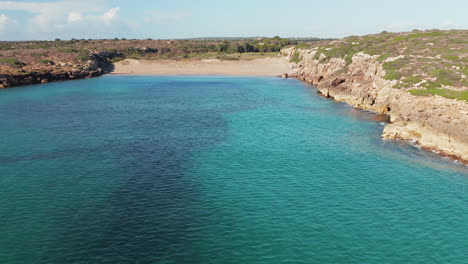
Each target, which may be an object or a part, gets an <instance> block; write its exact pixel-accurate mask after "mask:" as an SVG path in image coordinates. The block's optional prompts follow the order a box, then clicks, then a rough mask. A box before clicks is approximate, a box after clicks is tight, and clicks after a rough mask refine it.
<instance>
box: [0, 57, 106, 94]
mask: <svg viewBox="0 0 468 264" xmlns="http://www.w3.org/2000/svg"><path fill="white" fill-rule="evenodd" d="M64 65H66V64H64ZM86 66H87V67H85V68H81V69H79V67H78V66H77V65H75V66H74V67H68V66H64V68H63V69H60V70H55V69H50V70H47V69H42V70H40V71H35V72H29V73H24V74H20V73H17V74H0V88H8V87H13V86H19V85H29V84H39V83H47V82H54V81H65V80H70V79H82V78H90V77H96V76H100V75H102V74H103V73H104V70H103V68H102V67H103V66H105V64H103V63H102V62H100V61H99V60H98V59H96V58H95V59H92V60H89V61H87V62H86Z"/></svg>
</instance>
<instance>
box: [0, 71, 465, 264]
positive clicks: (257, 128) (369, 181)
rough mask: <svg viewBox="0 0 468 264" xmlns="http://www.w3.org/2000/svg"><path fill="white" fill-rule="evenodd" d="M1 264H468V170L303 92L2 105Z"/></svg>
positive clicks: (114, 88) (51, 98) (225, 86)
mask: <svg viewBox="0 0 468 264" xmlns="http://www.w3.org/2000/svg"><path fill="white" fill-rule="evenodd" d="M0 120H1V121H0V124H1V125H0V133H1V137H0V148H1V150H2V151H1V152H0V262H1V263H379V264H384V263H424V264H427V263H460V264H462V263H463V264H465V263H467V262H466V261H467V259H468V254H467V252H468V195H467V190H468V169H467V168H466V167H463V166H461V165H458V164H455V163H453V162H451V161H448V160H445V159H443V158H440V157H438V156H437V155H435V154H432V153H428V152H425V151H422V150H419V149H417V148H415V147H412V146H410V145H407V144H401V143H398V142H387V141H382V140H381V139H380V133H381V131H382V128H383V126H382V125H381V124H379V123H378V122H376V121H374V120H373V115H372V114H370V113H366V112H363V111H358V110H354V109H352V108H350V107H348V106H346V105H344V104H340V103H336V102H333V101H330V100H326V99H323V98H321V97H319V96H317V95H316V94H315V90H314V89H313V88H311V87H309V86H307V85H305V84H303V83H301V82H299V81H296V80H283V79H279V78H257V77H248V78H247V77H245V78H244V77H146V76H139V77H128V76H106V77H102V78H96V79H89V80H79V81H70V82H63V83H51V84H45V85H37V86H26V87H19V88H14V89H6V90H1V91H0Z"/></svg>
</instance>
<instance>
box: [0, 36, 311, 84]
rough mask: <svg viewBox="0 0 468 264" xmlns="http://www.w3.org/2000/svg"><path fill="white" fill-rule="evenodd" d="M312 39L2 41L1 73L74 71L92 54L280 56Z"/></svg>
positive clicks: (111, 56) (85, 64)
mask: <svg viewBox="0 0 468 264" xmlns="http://www.w3.org/2000/svg"><path fill="white" fill-rule="evenodd" d="M315 40H316V39H310V40H289V39H285V38H280V37H273V38H245V39H233V38H231V39H226V40H223V39H192V40H152V39H146V40H136V39H132V40H127V39H100V40H96V39H94V40H93V39H72V40H67V41H64V40H60V39H56V40H55V41H21V42H12V41H3V42H0V74H10V75H14V74H16V75H17V74H28V73H30V72H37V71H42V72H43V71H55V72H60V71H74V70H80V69H85V68H87V67H89V60H90V58H91V56H92V54H98V55H99V56H101V57H103V58H105V59H108V60H109V62H116V61H119V60H123V59H125V58H131V59H149V60H157V59H176V60H198V59H220V60H249V59H257V58H264V57H273V56H277V54H278V52H279V51H280V49H281V48H283V47H285V46H287V45H296V44H299V43H301V42H307V41H315Z"/></svg>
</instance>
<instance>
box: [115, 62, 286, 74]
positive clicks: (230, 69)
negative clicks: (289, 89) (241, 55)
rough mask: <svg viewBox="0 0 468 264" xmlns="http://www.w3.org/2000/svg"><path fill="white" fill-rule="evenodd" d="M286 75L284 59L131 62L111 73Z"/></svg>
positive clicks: (116, 65)
mask: <svg viewBox="0 0 468 264" xmlns="http://www.w3.org/2000/svg"><path fill="white" fill-rule="evenodd" d="M287 72H289V67H288V63H287V61H286V60H285V59H283V58H264V59H255V60H239V61H220V60H216V59H214V60H213V59H211V60H198V61H176V60H141V61H140V60H134V59H126V60H123V61H120V62H117V63H115V69H114V71H113V72H112V73H111V74H119V75H231V76H232V75H235V76H278V75H282V74H283V73H287Z"/></svg>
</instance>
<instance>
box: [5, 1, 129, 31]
mask: <svg viewBox="0 0 468 264" xmlns="http://www.w3.org/2000/svg"><path fill="white" fill-rule="evenodd" d="M105 3H106V1H105V0H81V1H70V0H64V1H56V2H42V3H34V2H16V1H6V2H0V10H6V11H22V12H27V13H31V14H32V16H30V18H29V19H27V20H26V21H24V22H22V25H21V26H22V29H23V30H21V32H19V33H18V34H10V35H7V34H3V35H2V36H1V37H2V39H5V40H12V39H53V38H63V39H69V38H111V37H118V36H123V35H126V33H128V31H129V29H130V26H131V25H130V23H128V22H127V21H125V20H123V19H122V18H121V17H120V16H119V13H120V8H119V7H108V6H106V4H105ZM0 19H1V18H0ZM0 23H2V22H1V21H0ZM132 25H133V24H132ZM133 28H134V26H133ZM21 34H22V35H21Z"/></svg>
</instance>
